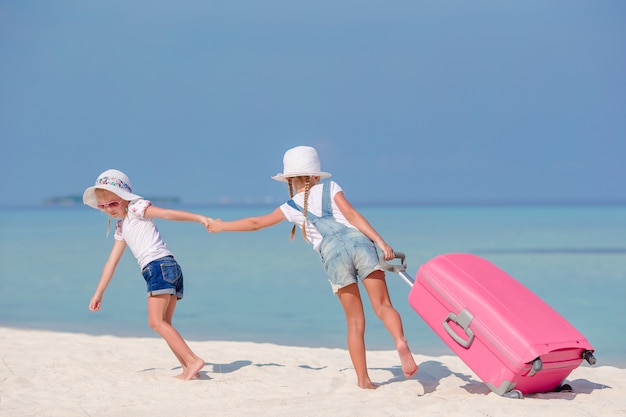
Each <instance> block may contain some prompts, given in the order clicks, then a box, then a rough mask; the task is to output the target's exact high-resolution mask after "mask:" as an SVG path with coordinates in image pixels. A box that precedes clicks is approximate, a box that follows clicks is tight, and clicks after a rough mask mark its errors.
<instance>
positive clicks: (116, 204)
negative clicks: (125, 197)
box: [98, 200, 122, 210]
mask: <svg viewBox="0 0 626 417" xmlns="http://www.w3.org/2000/svg"><path fill="white" fill-rule="evenodd" d="M120 204H122V200H117V201H111V202H109V203H105V204H98V208H99V209H100V210H106V209H108V208H113V209H114V208H117V207H119V206H120Z"/></svg>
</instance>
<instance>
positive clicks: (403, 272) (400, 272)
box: [379, 252, 415, 287]
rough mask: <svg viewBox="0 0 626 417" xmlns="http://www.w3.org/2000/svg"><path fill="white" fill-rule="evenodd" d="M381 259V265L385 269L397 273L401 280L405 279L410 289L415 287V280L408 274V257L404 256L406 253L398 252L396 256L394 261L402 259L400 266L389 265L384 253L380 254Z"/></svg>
mask: <svg viewBox="0 0 626 417" xmlns="http://www.w3.org/2000/svg"><path fill="white" fill-rule="evenodd" d="M379 259H380V264H381V265H382V266H383V268H385V269H386V270H387V271H390V272H395V273H397V274H398V275H400V278H402V279H404V280H405V281H406V283H407V284H409V286H410V287H412V286H413V284H414V283H415V280H414V279H413V277H411V276H410V275H409V274H407V272H406V256H405V255H404V253H402V252H396V256H395V258H394V259H400V265H398V264H390V263H388V262H387V261H385V255H384V254H382V253H381V254H380V257H379Z"/></svg>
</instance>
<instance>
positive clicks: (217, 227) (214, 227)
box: [206, 219, 224, 233]
mask: <svg viewBox="0 0 626 417" xmlns="http://www.w3.org/2000/svg"><path fill="white" fill-rule="evenodd" d="M223 225H224V222H223V221H222V219H209V224H208V225H207V227H206V230H208V231H209V233H219V232H221V231H222V230H223V227H222V226H223Z"/></svg>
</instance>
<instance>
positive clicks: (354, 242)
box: [320, 228, 384, 294]
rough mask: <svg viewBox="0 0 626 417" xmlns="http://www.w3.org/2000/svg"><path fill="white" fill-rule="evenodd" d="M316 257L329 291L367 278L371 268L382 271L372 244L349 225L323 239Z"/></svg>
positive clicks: (371, 270)
mask: <svg viewBox="0 0 626 417" xmlns="http://www.w3.org/2000/svg"><path fill="white" fill-rule="evenodd" d="M324 240H326V242H322V245H320V259H321V261H322V264H323V265H324V270H325V271H326V275H328V281H329V282H330V286H331V287H332V289H333V293H335V294H337V291H338V290H340V289H341V288H343V287H346V286H348V285H350V284H354V283H356V282H358V278H360V279H361V280H363V279H365V278H367V276H368V275H369V274H371V273H372V272H374V271H384V269H383V267H382V265H381V264H380V261H379V260H378V252H377V251H376V246H375V245H374V242H372V241H371V240H370V239H369V238H368V237H367V236H365V235H364V234H363V233H361V232H360V231H358V230H356V229H353V228H346V230H345V231H342V232H341V233H338V234H332V235H330V236H327V237H325V238H324Z"/></svg>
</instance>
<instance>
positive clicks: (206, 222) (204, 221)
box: [198, 216, 213, 232]
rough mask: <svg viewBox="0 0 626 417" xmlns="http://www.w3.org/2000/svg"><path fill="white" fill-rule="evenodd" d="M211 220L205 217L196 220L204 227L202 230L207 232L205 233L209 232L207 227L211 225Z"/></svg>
mask: <svg viewBox="0 0 626 417" xmlns="http://www.w3.org/2000/svg"><path fill="white" fill-rule="evenodd" d="M212 220H213V219H212V218H210V217H207V216H200V218H199V219H198V222H199V223H200V224H201V225H202V226H204V228H205V229H206V230H207V232H210V230H209V225H210V224H211V221H212Z"/></svg>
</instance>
